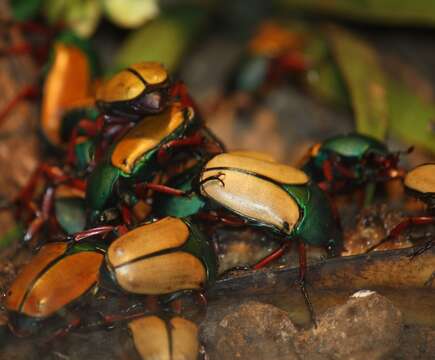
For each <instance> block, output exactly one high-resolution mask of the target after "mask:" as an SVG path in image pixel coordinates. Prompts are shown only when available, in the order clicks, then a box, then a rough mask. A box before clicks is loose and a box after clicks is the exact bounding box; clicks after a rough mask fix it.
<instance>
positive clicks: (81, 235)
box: [70, 225, 116, 241]
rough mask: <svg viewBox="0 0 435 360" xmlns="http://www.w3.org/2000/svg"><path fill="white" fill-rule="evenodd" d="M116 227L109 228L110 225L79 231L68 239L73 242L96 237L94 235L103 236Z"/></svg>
mask: <svg viewBox="0 0 435 360" xmlns="http://www.w3.org/2000/svg"><path fill="white" fill-rule="evenodd" d="M115 230H116V227H115V226H110V225H106V226H99V227H95V228H92V229H88V230H84V231H80V232H78V233H75V234H74V235H71V237H70V239H71V240H73V241H80V240H83V239H86V238H89V237H92V236H96V235H104V234H108V233H110V232H112V231H115Z"/></svg>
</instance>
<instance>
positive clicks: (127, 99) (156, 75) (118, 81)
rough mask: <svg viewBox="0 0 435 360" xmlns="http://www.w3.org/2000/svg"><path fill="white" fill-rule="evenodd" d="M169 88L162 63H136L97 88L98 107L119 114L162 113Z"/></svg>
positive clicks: (167, 77) (166, 74)
mask: <svg viewBox="0 0 435 360" xmlns="http://www.w3.org/2000/svg"><path fill="white" fill-rule="evenodd" d="M168 87H169V76H168V73H167V71H166V69H165V68H164V67H163V65H162V64H160V63H157V62H142V63H138V64H134V65H132V66H130V67H129V68H127V69H124V70H122V71H120V72H118V73H117V74H115V75H114V76H113V77H112V78H110V79H109V80H107V81H106V82H104V83H103V84H102V85H101V86H100V87H99V88H98V89H97V95H96V101H97V106H98V107H99V108H100V109H101V110H102V111H103V112H105V113H113V114H117V115H122V114H127V115H139V116H143V115H146V114H150V113H155V112H159V111H161V110H162V109H163V107H164V105H165V102H166V97H167V92H168Z"/></svg>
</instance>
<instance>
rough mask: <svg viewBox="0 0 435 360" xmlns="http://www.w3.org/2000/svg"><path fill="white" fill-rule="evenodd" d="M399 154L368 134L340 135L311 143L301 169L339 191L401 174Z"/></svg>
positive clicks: (331, 189)
mask: <svg viewBox="0 0 435 360" xmlns="http://www.w3.org/2000/svg"><path fill="white" fill-rule="evenodd" d="M399 155H400V153H399V152H395V153H394V152H390V151H389V150H388V148H387V147H386V146H385V144H383V143H382V142H380V141H378V140H377V139H375V138H372V137H370V136H367V135H362V134H357V133H352V134H348V135H338V136H335V137H332V138H330V139H327V140H325V141H324V142H322V143H319V144H316V145H314V146H312V147H311V149H310V151H309V153H308V155H307V158H306V159H304V161H303V165H302V169H303V170H304V171H305V172H306V173H307V174H308V175H309V176H310V177H311V178H312V179H313V180H314V181H316V182H317V183H318V184H319V185H320V186H321V187H322V188H323V189H325V190H328V191H332V192H336V191H340V190H346V189H352V188H355V187H356V186H360V185H363V184H365V183H367V182H380V181H386V180H389V179H393V178H396V177H399V176H401V175H402V172H401V170H400V169H399V168H398V162H399Z"/></svg>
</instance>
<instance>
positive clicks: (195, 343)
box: [128, 315, 200, 360]
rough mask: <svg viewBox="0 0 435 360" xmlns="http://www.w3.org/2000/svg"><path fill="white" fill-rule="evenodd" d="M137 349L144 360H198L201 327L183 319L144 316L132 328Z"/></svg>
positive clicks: (131, 334)
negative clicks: (199, 329)
mask: <svg viewBox="0 0 435 360" xmlns="http://www.w3.org/2000/svg"><path fill="white" fill-rule="evenodd" d="M128 330H129V332H130V336H131V339H132V340H133V345H134V348H135V350H136V352H137V354H138V355H139V356H138V358H139V359H141V360H164V359H165V360H177V359H184V360H196V359H197V358H198V354H199V348H200V345H199V340H198V327H197V325H196V324H195V323H193V322H192V321H190V320H187V319H184V318H182V317H180V316H174V317H171V318H163V317H160V316H155V315H152V316H144V317H141V318H139V319H136V320H133V321H131V322H130V323H129V324H128Z"/></svg>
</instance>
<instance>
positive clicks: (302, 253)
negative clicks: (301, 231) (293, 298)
mask: <svg viewBox="0 0 435 360" xmlns="http://www.w3.org/2000/svg"><path fill="white" fill-rule="evenodd" d="M298 252H299V281H298V283H299V288H300V290H301V293H302V296H303V297H304V301H305V304H306V306H307V309H308V312H309V314H310V320H311V322H312V323H313V325H314V327H317V322H316V316H315V313H314V308H313V304H312V303H311V299H310V296H309V294H308V291H307V288H306V287H305V275H306V273H307V252H306V249H305V244H304V242H303V241H302V240H299V244H298Z"/></svg>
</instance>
